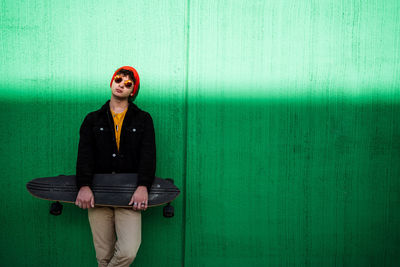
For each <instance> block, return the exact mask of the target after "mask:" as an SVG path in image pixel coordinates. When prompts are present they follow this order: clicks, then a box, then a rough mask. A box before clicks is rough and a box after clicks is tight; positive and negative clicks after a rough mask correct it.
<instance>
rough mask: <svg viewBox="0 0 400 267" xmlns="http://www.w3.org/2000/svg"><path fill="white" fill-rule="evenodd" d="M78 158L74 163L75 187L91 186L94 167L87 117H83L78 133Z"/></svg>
mask: <svg viewBox="0 0 400 267" xmlns="http://www.w3.org/2000/svg"><path fill="white" fill-rule="evenodd" d="M79 135H80V138H79V145H78V158H77V161H76V185H77V187H78V188H81V187H82V186H86V185H87V186H91V185H92V180H93V174H94V173H93V172H94V166H95V154H94V153H95V151H94V147H95V146H94V136H93V131H92V126H91V124H90V123H89V115H87V116H86V117H85V119H84V120H83V123H82V125H81V128H80V131H79Z"/></svg>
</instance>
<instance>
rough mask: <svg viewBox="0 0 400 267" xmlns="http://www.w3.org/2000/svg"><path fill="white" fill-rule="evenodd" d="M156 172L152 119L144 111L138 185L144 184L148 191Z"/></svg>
mask: <svg viewBox="0 0 400 267" xmlns="http://www.w3.org/2000/svg"><path fill="white" fill-rule="evenodd" d="M155 172H156V142H155V133H154V125H153V119H152V118H151V116H150V114H148V113H146V115H145V122H144V133H143V139H142V143H141V146H140V158H139V168H138V186H141V185H144V186H146V187H147V191H148V192H150V188H151V185H152V184H153V181H154V178H155Z"/></svg>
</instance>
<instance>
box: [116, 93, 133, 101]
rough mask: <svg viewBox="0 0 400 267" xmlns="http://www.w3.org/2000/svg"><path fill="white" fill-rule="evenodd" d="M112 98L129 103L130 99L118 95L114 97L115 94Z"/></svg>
mask: <svg viewBox="0 0 400 267" xmlns="http://www.w3.org/2000/svg"><path fill="white" fill-rule="evenodd" d="M112 97H113V98H114V99H115V100H118V101H128V99H129V96H127V97H122V96H118V95H114V94H112Z"/></svg>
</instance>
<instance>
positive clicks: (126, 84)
mask: <svg viewBox="0 0 400 267" xmlns="http://www.w3.org/2000/svg"><path fill="white" fill-rule="evenodd" d="M114 81H115V82H116V83H120V82H122V77H121V76H119V75H117V76H115V78H114ZM124 85H125V87H126V88H127V89H129V88H131V86H132V85H133V82H132V81H131V80H126V81H125V82H124Z"/></svg>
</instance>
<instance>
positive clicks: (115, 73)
mask: <svg viewBox="0 0 400 267" xmlns="http://www.w3.org/2000/svg"><path fill="white" fill-rule="evenodd" d="M122 69H124V70H129V71H132V73H133V77H134V78H135V80H136V81H135V82H134V84H133V95H135V94H136V93H137V91H138V90H139V85H140V79H139V74H138V73H137V71H136V70H135V69H134V68H132V67H130V66H123V67H121V68H119V69H117V70H116V71H115V72H114V75H113V76H112V78H111V82H110V87H111V85H112V83H113V81H114V77H115V75H117V73H118V71H120V70H122Z"/></svg>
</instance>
